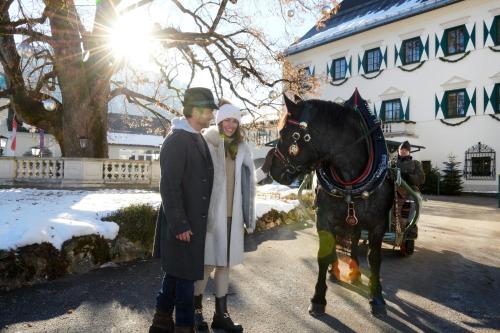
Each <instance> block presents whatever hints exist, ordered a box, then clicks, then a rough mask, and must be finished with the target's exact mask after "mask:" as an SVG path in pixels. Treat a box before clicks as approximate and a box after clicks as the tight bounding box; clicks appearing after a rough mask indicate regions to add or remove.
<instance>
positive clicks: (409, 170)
mask: <svg viewBox="0 0 500 333" xmlns="http://www.w3.org/2000/svg"><path fill="white" fill-rule="evenodd" d="M395 164H396V166H397V167H398V168H399V169H400V170H401V177H403V179H404V180H405V182H407V183H408V184H409V185H410V186H411V187H412V188H413V189H414V190H415V191H420V190H419V188H418V186H420V185H422V184H423V183H425V174H424V169H423V168H422V164H421V163H420V162H419V161H417V160H414V159H413V157H412V156H411V145H410V143H409V142H408V141H405V142H403V143H402V144H401V145H400V146H399V149H398V157H397V160H396V161H395Z"/></svg>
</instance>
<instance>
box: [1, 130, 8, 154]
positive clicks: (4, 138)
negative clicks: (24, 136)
mask: <svg viewBox="0 0 500 333" xmlns="http://www.w3.org/2000/svg"><path fill="white" fill-rule="evenodd" d="M5 146H7V138H6V137H5V136H3V135H0V156H2V155H3V150H4V148H5Z"/></svg>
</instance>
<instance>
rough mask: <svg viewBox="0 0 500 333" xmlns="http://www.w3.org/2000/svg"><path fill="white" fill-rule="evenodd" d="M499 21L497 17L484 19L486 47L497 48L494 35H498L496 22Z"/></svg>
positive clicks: (484, 41)
mask: <svg viewBox="0 0 500 333" xmlns="http://www.w3.org/2000/svg"><path fill="white" fill-rule="evenodd" d="M497 19H498V16H497V17H488V18H486V19H484V24H483V43H484V47H489V46H495V40H496V39H495V37H496V36H493V34H494V33H495V34H496V33H497V31H496V29H495V28H494V27H495V23H496V20H497Z"/></svg>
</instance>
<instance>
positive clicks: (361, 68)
mask: <svg viewBox="0 0 500 333" xmlns="http://www.w3.org/2000/svg"><path fill="white" fill-rule="evenodd" d="M364 60H365V56H364V55H363V58H361V57H360V56H359V54H358V73H359V74H360V75H361V74H365V61H364Z"/></svg>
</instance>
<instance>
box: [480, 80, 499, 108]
mask: <svg viewBox="0 0 500 333" xmlns="http://www.w3.org/2000/svg"><path fill="white" fill-rule="evenodd" d="M483 91H484V113H485V114H495V111H496V110H498V109H497V107H498V106H497V105H495V104H496V103H498V96H495V95H496V94H497V93H498V89H495V85H491V86H485V87H484V89H483ZM495 101H496V103H495Z"/></svg>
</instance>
